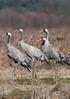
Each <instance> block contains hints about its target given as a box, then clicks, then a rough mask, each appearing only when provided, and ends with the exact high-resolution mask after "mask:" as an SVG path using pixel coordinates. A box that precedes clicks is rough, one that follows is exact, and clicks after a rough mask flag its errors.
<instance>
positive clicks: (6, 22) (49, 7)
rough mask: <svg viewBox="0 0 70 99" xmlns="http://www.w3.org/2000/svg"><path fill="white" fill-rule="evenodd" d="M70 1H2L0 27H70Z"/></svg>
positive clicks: (0, 3)
mask: <svg viewBox="0 0 70 99" xmlns="http://www.w3.org/2000/svg"><path fill="white" fill-rule="evenodd" d="M69 12H70V0H0V27H2V28H4V27H5V28H6V27H13V28H16V27H17V26H20V27H24V28H40V27H46V26H47V27H49V28H53V27H69V26H70V13H69Z"/></svg>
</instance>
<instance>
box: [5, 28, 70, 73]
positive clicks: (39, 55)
mask: <svg viewBox="0 0 70 99" xmlns="http://www.w3.org/2000/svg"><path fill="white" fill-rule="evenodd" d="M15 32H17V33H18V34H19V42H18V44H19V46H20V48H21V49H22V51H21V50H20V49H18V48H16V47H15V46H14V44H13V43H12V36H13V33H14V32H13V33H10V32H6V37H7V46H6V48H7V56H8V57H9V58H10V59H11V61H13V62H14V63H16V64H18V65H21V66H23V67H25V68H26V69H27V70H28V71H29V72H30V71H31V70H33V72H34V69H35V65H34V62H35V60H36V61H40V62H46V63H47V64H48V65H50V64H51V62H54V63H55V64H57V63H59V64H67V65H68V66H69V65H70V57H69V55H66V54H65V53H63V52H62V51H61V50H60V49H58V48H57V47H55V46H54V45H53V44H50V41H49V34H50V33H49V31H48V29H42V30H40V31H39V32H44V33H45V34H46V36H45V37H41V38H40V40H38V42H41V44H40V48H37V47H36V46H33V45H30V44H28V43H26V42H25V41H24V39H23V38H22V37H23V36H22V34H24V30H23V29H21V28H18V29H17V30H16V31H15Z"/></svg>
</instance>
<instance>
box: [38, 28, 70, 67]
mask: <svg viewBox="0 0 70 99" xmlns="http://www.w3.org/2000/svg"><path fill="white" fill-rule="evenodd" d="M42 31H43V32H45V33H46V37H42V38H41V40H42V43H41V46H40V48H41V50H42V51H43V53H44V54H45V55H47V57H48V58H49V59H52V60H55V62H60V63H66V64H67V65H69V64H70V62H69V61H70V57H69V56H68V55H65V54H64V53H63V52H62V51H60V50H59V49H58V48H56V47H54V46H53V45H52V44H50V42H49V38H48V35H49V31H48V30H47V29H43V30H42ZM40 32H41V31H40Z"/></svg>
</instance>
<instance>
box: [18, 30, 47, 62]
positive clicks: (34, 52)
mask: <svg viewBox="0 0 70 99" xmlns="http://www.w3.org/2000/svg"><path fill="white" fill-rule="evenodd" d="M18 31H19V33H20V40H19V44H20V46H21V48H22V49H23V50H24V52H25V53H26V54H27V55H28V56H29V57H31V58H34V59H37V60H40V61H44V60H46V62H47V57H46V58H45V57H44V54H43V52H42V51H41V50H40V49H38V48H37V47H35V46H32V45H29V44H27V43H25V42H24V40H23V39H22V32H23V30H22V29H18Z"/></svg>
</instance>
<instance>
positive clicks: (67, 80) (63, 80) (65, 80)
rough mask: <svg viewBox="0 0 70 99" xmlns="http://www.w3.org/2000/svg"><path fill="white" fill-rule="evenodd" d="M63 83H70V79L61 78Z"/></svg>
mask: <svg viewBox="0 0 70 99" xmlns="http://www.w3.org/2000/svg"><path fill="white" fill-rule="evenodd" d="M61 81H62V82H64V83H70V78H61Z"/></svg>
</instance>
